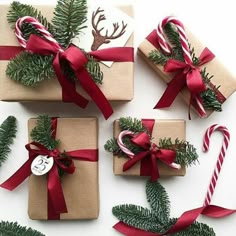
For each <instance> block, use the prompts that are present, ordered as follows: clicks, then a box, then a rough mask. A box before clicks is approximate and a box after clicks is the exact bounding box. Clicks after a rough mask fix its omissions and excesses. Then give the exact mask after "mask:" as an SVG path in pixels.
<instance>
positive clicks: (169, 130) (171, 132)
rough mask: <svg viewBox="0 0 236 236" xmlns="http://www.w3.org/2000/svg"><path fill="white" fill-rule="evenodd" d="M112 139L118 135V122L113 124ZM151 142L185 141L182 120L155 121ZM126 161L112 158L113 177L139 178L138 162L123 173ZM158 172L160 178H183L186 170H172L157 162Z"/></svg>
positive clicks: (184, 126)
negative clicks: (165, 140) (164, 140)
mask: <svg viewBox="0 0 236 236" xmlns="http://www.w3.org/2000/svg"><path fill="white" fill-rule="evenodd" d="M113 128H114V130H113V131H114V137H115V138H117V137H118V135H119V133H120V128H119V121H118V120H116V121H115V122H114V127H113ZM152 138H153V139H152V142H154V143H156V144H158V143H159V140H160V139H163V138H171V140H172V141H173V142H174V141H175V139H176V138H178V139H179V140H186V123H185V121H184V120H155V124H154V127H153V132H152ZM127 160H128V158H125V157H118V156H116V155H114V156H113V172H114V174H115V175H133V176H140V168H141V164H140V162H138V163H136V164H135V165H134V166H132V167H131V169H129V170H126V171H123V165H124V163H125V162H126V161H127ZM158 171H159V174H160V177H161V176H184V175H185V173H186V168H185V167H183V166H182V167H181V169H179V170H176V169H173V168H171V167H169V166H167V165H165V164H163V163H162V162H160V161H158Z"/></svg>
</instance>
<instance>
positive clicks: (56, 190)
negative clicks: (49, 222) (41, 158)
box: [48, 165, 67, 219]
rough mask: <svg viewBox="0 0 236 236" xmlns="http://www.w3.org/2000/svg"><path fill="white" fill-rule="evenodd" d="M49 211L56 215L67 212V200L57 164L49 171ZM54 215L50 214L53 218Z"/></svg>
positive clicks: (49, 216)
mask: <svg viewBox="0 0 236 236" xmlns="http://www.w3.org/2000/svg"><path fill="white" fill-rule="evenodd" d="M48 206H50V207H52V208H51V209H50V208H49V209H48V210H49V211H48V212H49V213H50V212H51V213H53V215H54V216H56V215H58V214H60V213H67V207H66V202H65V198H64V194H63V190H62V186H61V181H60V177H59V174H58V170H57V167H56V165H53V167H52V169H51V170H50V171H49V173H48ZM51 217H52V215H48V218H49V219H51Z"/></svg>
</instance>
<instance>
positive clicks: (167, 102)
mask: <svg viewBox="0 0 236 236" xmlns="http://www.w3.org/2000/svg"><path fill="white" fill-rule="evenodd" d="M184 76H185V75H182V74H178V75H176V76H175V77H174V78H173V79H172V80H171V81H170V83H169V84H168V85H167V88H166V90H165V92H164V93H163V95H162V96H161V98H160V100H159V101H158V103H157V104H156V105H155V107H154V109H158V108H166V107H170V106H171V104H172V103H173V101H174V100H175V98H176V97H177V95H178V93H179V92H180V91H181V90H182V89H183V87H184V86H185V84H186V82H185V78H184Z"/></svg>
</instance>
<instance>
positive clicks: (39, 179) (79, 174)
mask: <svg viewBox="0 0 236 236" xmlns="http://www.w3.org/2000/svg"><path fill="white" fill-rule="evenodd" d="M35 125H36V119H30V120H29V122H28V128H29V134H30V132H31V130H32V129H33V128H34V127H35ZM56 139H59V140H60V145H59V151H61V152H63V151H74V150H81V149H98V122H97V119H96V118H58V119H57V131H56ZM29 142H31V139H30V138H29ZM73 161H74V164H75V167H76V168H75V172H74V173H72V174H64V175H63V177H62V178H61V184H62V189H63V193H64V197H65V201H66V206H67V210H68V213H62V214H60V219H61V220H78V219H96V218H98V214H99V187H98V162H97V161H86V160H75V159H73ZM47 199H48V196H47V175H43V176H36V175H33V174H32V175H31V176H30V177H29V203H28V214H29V217H30V218H31V219H34V220H47V219H48V201H47Z"/></svg>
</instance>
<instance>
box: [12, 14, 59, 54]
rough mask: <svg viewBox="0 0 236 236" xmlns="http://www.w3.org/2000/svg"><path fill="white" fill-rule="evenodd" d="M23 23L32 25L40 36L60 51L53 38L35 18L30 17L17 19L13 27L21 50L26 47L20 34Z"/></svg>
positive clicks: (24, 40) (25, 42)
mask: <svg viewBox="0 0 236 236" xmlns="http://www.w3.org/2000/svg"><path fill="white" fill-rule="evenodd" d="M23 23H30V24H31V25H33V26H34V27H35V28H36V29H37V30H38V31H39V32H40V34H41V35H42V36H43V37H44V38H46V39H47V40H48V41H51V42H52V43H53V44H54V46H55V47H56V48H58V50H61V46H60V45H59V43H58V42H57V41H56V40H55V39H54V38H53V36H52V35H51V34H50V33H49V32H48V30H47V29H46V28H45V27H44V26H43V25H42V24H41V23H40V22H39V21H38V20H36V19H35V18H33V17H31V16H24V17H21V18H19V19H18V20H17V21H16V26H15V35H16V37H17V39H18V41H19V43H20V45H21V46H22V47H23V48H26V45H27V41H26V39H25V38H24V37H23V34H22V32H21V27H22V24H23Z"/></svg>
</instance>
